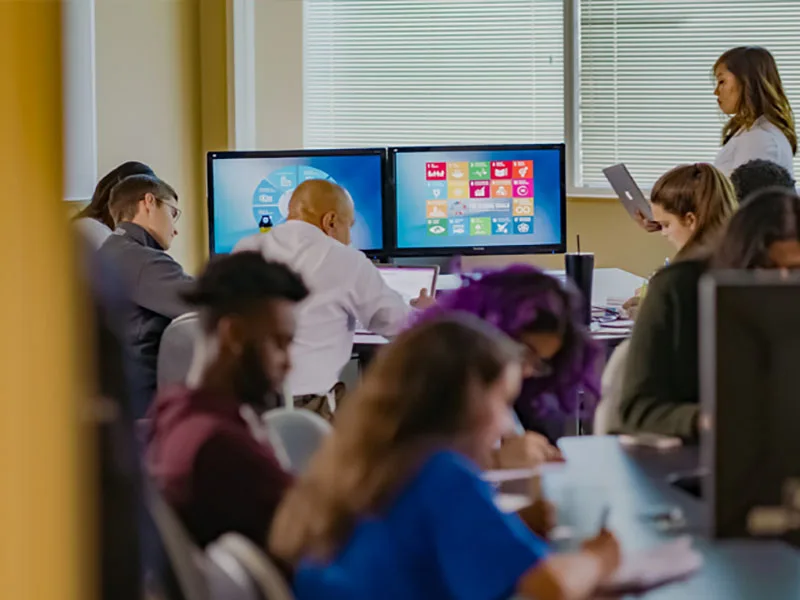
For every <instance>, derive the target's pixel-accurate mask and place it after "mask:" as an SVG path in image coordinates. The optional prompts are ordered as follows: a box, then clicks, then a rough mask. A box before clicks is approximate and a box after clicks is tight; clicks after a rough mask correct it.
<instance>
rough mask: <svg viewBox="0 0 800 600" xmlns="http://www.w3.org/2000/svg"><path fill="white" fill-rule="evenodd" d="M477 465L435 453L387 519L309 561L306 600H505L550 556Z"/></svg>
mask: <svg viewBox="0 0 800 600" xmlns="http://www.w3.org/2000/svg"><path fill="white" fill-rule="evenodd" d="M493 496H494V490H493V489H492V487H491V486H490V485H489V484H488V483H486V482H485V481H483V480H482V479H481V476H480V471H479V470H478V468H477V466H476V465H475V464H473V463H472V462H471V461H469V460H468V459H467V458H465V457H464V456H462V455H460V454H457V453H455V452H451V451H442V452H437V453H436V454H433V455H432V456H431V457H430V458H429V459H428V460H427V461H426V462H425V464H424V465H423V466H422V468H421V469H420V470H419V472H418V473H417V474H416V476H415V477H413V478H412V479H411V480H410V481H409V483H408V484H407V485H406V486H405V487H404V488H403V489H402V490H401V491H400V494H399V495H398V496H397V498H396V500H395V501H394V502H393V503H392V504H391V505H390V506H389V507H388V509H387V510H386V511H385V512H384V513H383V514H381V515H379V516H377V517H375V518H370V519H365V520H362V521H361V522H359V523H358V524H357V525H356V527H355V529H354V530H353V533H352V534H351V536H350V539H349V540H348V541H347V543H346V544H345V545H344V546H343V547H342V549H341V550H340V552H339V554H338V555H337V556H336V557H335V559H334V560H333V561H332V562H331V563H330V564H326V565H320V564H312V563H309V562H306V563H304V564H303V565H302V566H301V568H300V569H299V570H298V572H297V574H296V577H295V593H296V595H297V598H298V599H299V600H317V599H325V600H340V599H341V600H344V599H348V600H375V599H376V598H381V599H382V600H392V599H395V598H396V599H398V600H399V599H402V600H409V599H411V598H413V599H414V600H426V599H428V598H430V599H431V600H447V599H454V600H455V599H458V600H502V599H506V598H509V597H511V596H512V595H513V594H514V592H515V591H516V588H517V583H518V581H519V579H520V578H521V577H522V575H523V574H524V573H525V572H526V571H528V570H529V569H530V568H531V567H532V566H534V565H535V564H536V563H537V562H538V561H539V560H541V559H542V558H543V557H544V556H545V555H546V554H547V551H548V550H547V545H546V544H545V542H544V541H543V540H541V539H540V538H539V537H537V536H536V535H535V534H534V533H533V532H531V531H530V530H529V529H528V528H527V526H526V525H525V524H524V523H523V522H522V521H521V520H520V519H519V517H517V516H516V515H509V514H505V513H503V512H502V511H500V510H499V509H498V508H497V507H496V505H495V503H494V497H493Z"/></svg>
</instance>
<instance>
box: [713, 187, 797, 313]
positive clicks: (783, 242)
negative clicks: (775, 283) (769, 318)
mask: <svg viewBox="0 0 800 600" xmlns="http://www.w3.org/2000/svg"><path fill="white" fill-rule="evenodd" d="M712 265H713V266H714V268H717V269H783V270H797V269H800V197H798V195H797V193H796V192H794V191H792V190H787V189H784V188H772V189H768V190H764V191H762V192H761V193H759V194H757V195H755V196H753V197H751V198H750V199H749V200H748V201H747V202H745V203H744V204H743V205H742V207H741V208H740V209H739V211H738V212H737V213H736V214H735V215H734V217H733V218H732V219H731V222H730V224H729V225H728V228H727V231H726V232H725V236H724V237H723V238H722V240H721V241H720V244H719V248H718V249H717V252H716V255H715V256H714V260H713V262H712ZM765 308H768V307H765Z"/></svg>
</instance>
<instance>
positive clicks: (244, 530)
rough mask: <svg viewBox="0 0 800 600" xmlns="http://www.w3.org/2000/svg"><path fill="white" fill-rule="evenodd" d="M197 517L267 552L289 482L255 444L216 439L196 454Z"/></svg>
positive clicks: (224, 437) (225, 437)
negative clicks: (273, 526) (267, 545)
mask: <svg viewBox="0 0 800 600" xmlns="http://www.w3.org/2000/svg"><path fill="white" fill-rule="evenodd" d="M192 480H193V496H194V499H195V502H196V503H197V504H198V506H199V507H200V508H201V510H200V511H199V514H201V515H203V517H204V518H205V519H208V520H210V521H211V522H212V523H213V524H214V525H215V526H216V528H218V529H219V530H222V531H235V532H237V533H241V534H242V535H244V536H245V537H247V538H249V539H250V540H252V541H253V543H255V544H257V545H258V546H259V547H260V548H265V547H266V540H267V535H268V532H269V527H270V525H271V523H272V516H273V514H274V512H275V510H276V508H277V506H278V504H279V503H280V501H281V500H282V499H283V495H284V493H285V492H286V490H287V489H288V488H289V486H290V485H291V484H292V477H291V475H289V474H288V473H286V472H285V471H284V470H283V469H282V468H281V466H280V465H279V464H278V461H277V459H275V458H274V456H272V455H271V454H270V450H269V449H268V448H264V447H261V446H260V445H259V444H258V443H257V442H256V441H255V440H248V439H245V438H242V437H239V436H238V435H232V434H228V433H224V432H221V433H218V434H216V435H214V436H213V437H211V438H210V439H209V440H208V441H207V442H206V443H205V444H203V447H202V448H201V449H200V451H199V452H198V453H197V457H196V459H195V464H194V468H193V474H192Z"/></svg>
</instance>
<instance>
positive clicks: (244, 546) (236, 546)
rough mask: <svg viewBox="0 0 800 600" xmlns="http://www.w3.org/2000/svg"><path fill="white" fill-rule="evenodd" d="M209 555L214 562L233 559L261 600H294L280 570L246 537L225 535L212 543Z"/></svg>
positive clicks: (233, 534)
mask: <svg viewBox="0 0 800 600" xmlns="http://www.w3.org/2000/svg"><path fill="white" fill-rule="evenodd" d="M209 553H212V554H214V555H215V561H220V560H225V558H226V557H232V558H234V559H235V560H236V562H238V564H239V565H240V566H241V567H242V568H244V570H245V571H246V572H247V573H248V575H249V576H250V578H251V580H252V582H253V583H254V584H255V587H256V588H257V590H258V592H259V593H260V596H261V599H262V600H294V596H293V595H292V591H291V589H290V588H289V584H288V583H287V582H286V579H285V578H284V576H283V574H282V573H281V571H280V569H278V567H277V566H275V564H274V563H273V562H272V561H271V560H270V558H269V557H268V556H267V554H266V553H265V552H264V551H263V550H261V549H260V548H258V547H257V546H256V545H255V544H253V542H251V541H250V540H248V539H247V538H246V537H244V536H242V535H240V534H238V533H226V534H225V535H223V536H222V537H221V538H219V539H218V540H217V541H216V542H214V544H213V545H212V547H210V548H209Z"/></svg>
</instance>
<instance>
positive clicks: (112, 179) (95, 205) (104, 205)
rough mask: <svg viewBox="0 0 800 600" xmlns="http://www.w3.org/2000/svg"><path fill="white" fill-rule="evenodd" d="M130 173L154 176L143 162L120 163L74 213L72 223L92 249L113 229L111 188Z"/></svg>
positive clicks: (104, 177)
mask: <svg viewBox="0 0 800 600" xmlns="http://www.w3.org/2000/svg"><path fill="white" fill-rule="evenodd" d="M130 175H152V176H153V177H155V173H153V169H151V168H150V167H148V166H147V165H146V164H144V163H140V162H135V161H129V162H126V163H122V164H121V165H119V166H118V167H117V168H115V169H114V170H112V171H110V172H109V173H107V174H106V175H104V176H103V178H102V179H101V180H100V181H98V182H97V186H96V187H95V188H94V193H93V194H92V200H91V202H89V204H88V205H87V206H86V208H84V209H83V210H82V211H80V212H79V213H78V214H77V215H75V219H74V220H73V224H74V225H75V228H76V229H77V230H78V232H79V233H80V234H81V235H82V236H83V238H84V239H85V240H86V241H87V243H88V244H89V246H90V247H91V248H92V250H97V249H98V248H100V246H102V245H103V242H105V241H106V239H107V238H108V236H110V235H111V232H112V231H113V230H114V219H113V218H111V212H110V211H109V210H108V203H109V201H110V200H111V190H112V189H113V188H114V186H115V185H117V184H118V183H119V182H120V181H122V180H123V179H125V178H126V177H129V176H130Z"/></svg>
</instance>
